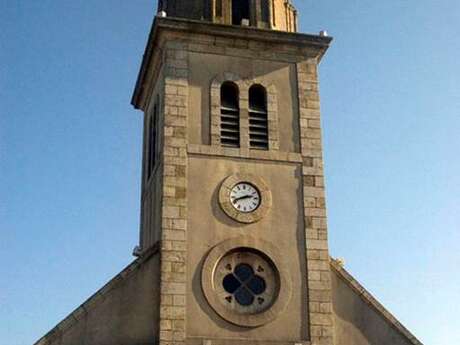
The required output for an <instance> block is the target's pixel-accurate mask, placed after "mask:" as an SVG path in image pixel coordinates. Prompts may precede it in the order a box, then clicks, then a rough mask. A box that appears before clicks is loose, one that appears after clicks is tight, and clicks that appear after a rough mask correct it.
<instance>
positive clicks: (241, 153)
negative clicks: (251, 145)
mask: <svg viewBox="0 0 460 345" xmlns="http://www.w3.org/2000/svg"><path fill="white" fill-rule="evenodd" d="M187 152H188V153H189V154H192V155H203V156H216V157H228V158H242V159H256V160H262V161H272V162H289V163H303V160H302V155H301V154H300V153H295V152H281V151H260V150H246V149H244V150H243V149H237V148H228V147H221V146H211V145H195V144H188V145H187Z"/></svg>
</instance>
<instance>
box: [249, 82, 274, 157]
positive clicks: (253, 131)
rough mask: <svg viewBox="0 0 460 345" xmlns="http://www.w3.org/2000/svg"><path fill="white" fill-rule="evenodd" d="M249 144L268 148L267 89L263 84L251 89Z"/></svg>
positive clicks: (258, 147) (257, 147) (254, 146)
mask: <svg viewBox="0 0 460 345" xmlns="http://www.w3.org/2000/svg"><path fill="white" fill-rule="evenodd" d="M249 145H250V147H251V148H253V149H259V150H268V146H269V145H268V112H267V91H266V90H265V88H264V87H263V86H262V85H253V86H252V87H251V88H250V89H249Z"/></svg>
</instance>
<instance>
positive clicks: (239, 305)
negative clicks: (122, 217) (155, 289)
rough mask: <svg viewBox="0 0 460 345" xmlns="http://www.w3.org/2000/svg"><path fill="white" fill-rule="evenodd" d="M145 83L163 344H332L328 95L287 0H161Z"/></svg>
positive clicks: (316, 52) (146, 224)
mask: <svg viewBox="0 0 460 345" xmlns="http://www.w3.org/2000/svg"><path fill="white" fill-rule="evenodd" d="M158 13H159V15H158V16H157V18H156V19H155V23H154V26H153V30H152V34H151V36H150V39H149V43H148V46H147V50H146V53H145V55H144V60H143V64H142V69H141V73H140V75H139V79H138V83H137V86H136V89H135V93H134V98H133V104H134V106H135V107H136V108H137V109H140V110H142V111H143V112H144V128H145V130H144V133H145V134H144V138H145V139H144V164H143V186H142V216H141V224H142V225H141V241H140V242H141V244H140V251H141V253H142V252H143V251H148V250H149V248H150V247H152V246H154V245H155V244H156V243H160V249H159V250H160V261H161V275H160V315H159V318H160V322H159V329H158V334H159V341H160V344H183V343H187V344H193V345H198V344H207V345H211V344H215V345H224V344H225V345H237V344H242V343H243V344H245V343H247V344H252V343H254V342H256V341H257V342H259V343H268V342H270V344H279V345H281V344H286V343H292V344H310V343H311V344H323V345H329V344H330V345H332V344H333V318H332V300H331V298H332V297H331V278H330V267H329V254H328V244H327V225H326V204H325V193H324V178H323V161H322V147H321V129H320V112H319V96H318V77H317V69H318V64H319V62H320V60H321V58H322V56H323V55H324V53H325V52H326V50H327V48H328V46H329V43H330V42H331V38H329V37H325V36H324V35H323V36H318V35H305V34H298V33H296V31H297V12H296V10H295V8H294V7H293V5H292V4H291V3H290V1H286V0H271V1H270V0H233V1H232V0H195V1H190V0H168V1H166V0H165V1H160V3H159V8H158Z"/></svg>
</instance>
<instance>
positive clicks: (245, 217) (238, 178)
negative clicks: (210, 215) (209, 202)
mask: <svg viewBox="0 0 460 345" xmlns="http://www.w3.org/2000/svg"><path fill="white" fill-rule="evenodd" d="M239 182H248V183H250V184H252V185H253V186H254V187H256V188H257V190H258V191H259V193H260V198H261V203H260V205H259V207H258V208H257V209H256V210H255V211H253V212H250V213H242V212H239V211H238V210H236V209H235V208H234V207H233V205H232V203H231V201H230V191H231V190H232V188H233V186H235V185H236V184H237V183H239ZM219 204H220V207H221V208H222V210H223V211H224V212H225V213H226V214H227V215H228V216H229V217H230V218H233V219H235V220H236V221H238V222H240V223H247V224H250V223H255V222H258V221H259V220H261V219H262V218H263V217H265V216H266V215H267V213H268V211H269V210H270V208H271V207H272V194H271V192H270V188H269V187H268V186H267V184H266V183H265V182H264V180H263V179H262V178H260V177H259V176H256V175H254V174H245V173H237V174H233V175H230V176H229V177H227V178H226V179H225V180H224V181H223V182H222V185H221V187H220V190H219Z"/></svg>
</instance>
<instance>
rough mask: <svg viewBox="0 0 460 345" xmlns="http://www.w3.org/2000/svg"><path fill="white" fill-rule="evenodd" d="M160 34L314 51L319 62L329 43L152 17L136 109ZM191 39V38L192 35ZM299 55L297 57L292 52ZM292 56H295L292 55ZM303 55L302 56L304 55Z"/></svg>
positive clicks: (318, 38)
mask: <svg viewBox="0 0 460 345" xmlns="http://www.w3.org/2000/svg"><path fill="white" fill-rule="evenodd" d="M163 31H169V32H178V33H180V32H183V33H187V34H195V35H207V36H213V37H225V38H228V39H234V40H246V41H259V42H266V43H267V44H270V45H271V46H272V47H273V48H275V47H276V46H277V45H279V46H292V47H297V48H300V50H299V51H301V49H302V48H307V49H312V48H313V49H314V51H315V57H316V58H317V59H318V60H320V59H321V58H322V56H323V55H324V54H325V52H326V50H327V49H328V47H329V44H330V43H331V41H332V37H324V36H319V35H310V34H301V33H292V32H285V31H276V30H268V29H259V28H254V27H242V26H234V25H223V24H215V23H210V22H206V21H197V20H190V19H182V18H161V17H156V18H155V19H154V22H153V24H152V29H151V31H150V35H149V38H148V42H147V46H146V48H145V52H144V56H143V59H142V63H141V68H140V72H139V75H138V78H137V82H136V86H135V89H134V94H133V96H132V100H131V104H132V105H133V106H134V107H135V108H136V109H141V108H142V104H141V103H142V102H141V99H142V93H143V90H144V88H145V84H147V80H146V79H147V74H148V71H149V69H150V64H151V63H152V57H153V55H154V53H155V49H158V48H161V47H160V44H159V36H160V33H161V32H163ZM192 36H193V35H192ZM296 54H297V55H299V57H300V56H301V54H299V53H296ZM294 55H295V54H294ZM304 55H306V54H304Z"/></svg>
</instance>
